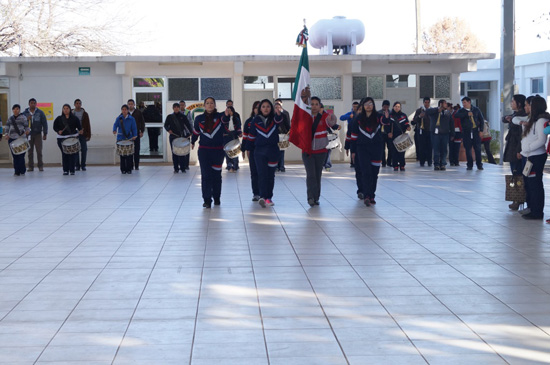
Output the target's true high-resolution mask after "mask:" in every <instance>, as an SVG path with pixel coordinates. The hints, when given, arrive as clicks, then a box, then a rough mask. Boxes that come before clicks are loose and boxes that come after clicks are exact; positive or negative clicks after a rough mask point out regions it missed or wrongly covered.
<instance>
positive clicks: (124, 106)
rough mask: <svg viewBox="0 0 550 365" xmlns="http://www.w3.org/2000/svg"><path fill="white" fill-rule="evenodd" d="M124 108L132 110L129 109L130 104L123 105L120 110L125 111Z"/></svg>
mask: <svg viewBox="0 0 550 365" xmlns="http://www.w3.org/2000/svg"><path fill="white" fill-rule="evenodd" d="M124 108H126V110H128V109H130V108H128V104H124V105H122V106H121V107H120V110H122V109H124Z"/></svg>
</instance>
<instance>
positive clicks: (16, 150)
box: [10, 137, 31, 155]
mask: <svg viewBox="0 0 550 365" xmlns="http://www.w3.org/2000/svg"><path fill="white" fill-rule="evenodd" d="M29 148H31V145H30V144H29V141H28V140H27V137H19V138H17V139H16V140H15V141H13V142H12V143H10V149H11V152H12V153H13V154H14V155H21V154H23V153H25V152H27V151H28V149H29Z"/></svg>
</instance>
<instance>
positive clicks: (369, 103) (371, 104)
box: [364, 101, 374, 106]
mask: <svg viewBox="0 0 550 365" xmlns="http://www.w3.org/2000/svg"><path fill="white" fill-rule="evenodd" d="M364 105H368V106H373V105H374V104H373V103H372V102H370V101H369V102H368V103H365V104H364Z"/></svg>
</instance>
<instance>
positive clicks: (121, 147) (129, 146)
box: [116, 139, 134, 156]
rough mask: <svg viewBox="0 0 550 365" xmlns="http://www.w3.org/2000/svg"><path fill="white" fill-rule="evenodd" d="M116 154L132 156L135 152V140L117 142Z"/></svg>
mask: <svg viewBox="0 0 550 365" xmlns="http://www.w3.org/2000/svg"><path fill="white" fill-rule="evenodd" d="M116 154H117V155H119V156H131V155H133V154H134V141H130V140H128V139H125V140H122V141H118V142H117V143H116Z"/></svg>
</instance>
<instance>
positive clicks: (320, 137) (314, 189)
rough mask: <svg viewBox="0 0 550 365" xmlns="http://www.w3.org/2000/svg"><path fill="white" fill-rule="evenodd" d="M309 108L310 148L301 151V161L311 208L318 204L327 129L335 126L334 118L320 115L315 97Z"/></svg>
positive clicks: (330, 115) (324, 159)
mask: <svg viewBox="0 0 550 365" xmlns="http://www.w3.org/2000/svg"><path fill="white" fill-rule="evenodd" d="M310 107H311V116H312V119H313V122H312V127H311V135H312V139H311V146H310V147H309V148H307V149H305V150H304V149H303V150H302V161H303V162H304V166H305V168H306V186H307V203H308V204H309V205H310V206H312V207H313V206H314V205H319V204H320V203H319V198H320V197H321V174H322V173H323V164H324V163H325V161H326V158H327V149H326V146H327V144H328V136H327V133H328V132H327V128H331V127H332V126H334V125H335V124H336V116H335V115H334V114H329V113H327V112H322V113H321V99H319V98H318V97H316V96H313V97H312V98H311V101H310Z"/></svg>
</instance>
